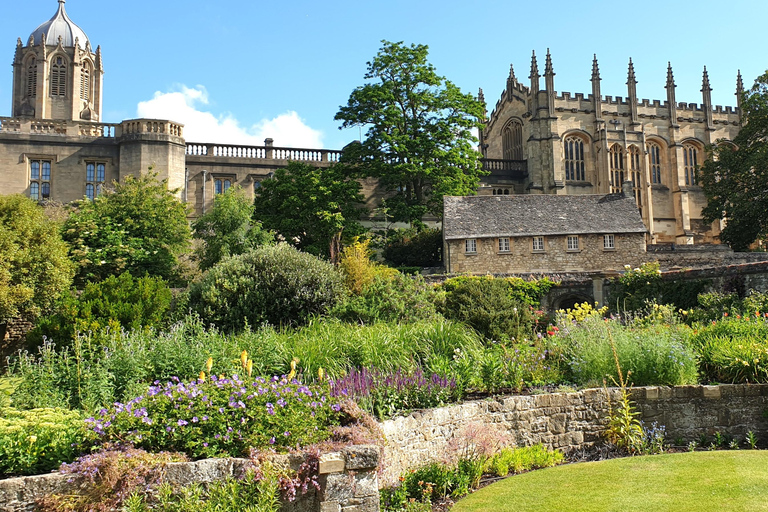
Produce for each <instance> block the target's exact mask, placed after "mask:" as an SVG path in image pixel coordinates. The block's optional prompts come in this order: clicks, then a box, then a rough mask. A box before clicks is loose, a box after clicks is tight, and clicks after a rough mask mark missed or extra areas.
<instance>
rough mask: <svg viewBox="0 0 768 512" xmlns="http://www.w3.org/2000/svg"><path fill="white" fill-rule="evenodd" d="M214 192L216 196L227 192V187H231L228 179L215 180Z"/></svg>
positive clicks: (230, 181)
mask: <svg viewBox="0 0 768 512" xmlns="http://www.w3.org/2000/svg"><path fill="white" fill-rule="evenodd" d="M213 183H214V187H215V190H214V192H215V193H216V194H223V193H224V192H226V191H227V190H229V187H231V186H232V180H229V179H223V178H222V179H219V178H217V179H216V180H215V181H214V182H213Z"/></svg>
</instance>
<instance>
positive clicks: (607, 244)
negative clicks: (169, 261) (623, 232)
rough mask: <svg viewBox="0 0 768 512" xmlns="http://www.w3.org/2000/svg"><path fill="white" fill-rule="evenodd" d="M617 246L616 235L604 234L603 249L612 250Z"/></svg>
mask: <svg viewBox="0 0 768 512" xmlns="http://www.w3.org/2000/svg"><path fill="white" fill-rule="evenodd" d="M615 248H616V237H615V236H613V235H603V249H606V250H610V249H615Z"/></svg>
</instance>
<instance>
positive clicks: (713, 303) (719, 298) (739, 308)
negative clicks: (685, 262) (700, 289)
mask: <svg viewBox="0 0 768 512" xmlns="http://www.w3.org/2000/svg"><path fill="white" fill-rule="evenodd" d="M698 303H699V304H698V307H696V308H693V309H690V310H686V311H683V312H682V313H683V315H684V317H685V319H686V321H687V322H688V323H693V322H710V321H714V320H718V319H720V318H723V317H728V316H730V317H731V318H735V317H737V316H744V317H748V316H752V315H754V314H755V312H761V311H762V312H766V311H768V293H760V292H758V291H756V290H751V292H750V293H749V295H747V296H746V297H744V298H743V299H742V298H739V296H738V295H737V294H736V293H734V292H731V293H720V292H710V293H701V294H699V296H698Z"/></svg>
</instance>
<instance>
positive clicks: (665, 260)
mask: <svg viewBox="0 0 768 512" xmlns="http://www.w3.org/2000/svg"><path fill="white" fill-rule="evenodd" d="M646 250H647V252H648V254H647V261H658V262H659V265H660V266H661V269H662V270H671V269H680V268H705V267H724V266H728V265H743V264H745V263H758V262H761V261H768V253H766V252H733V251H732V250H731V249H730V248H729V247H728V246H725V245H711V244H702V245H675V244H656V245H654V244H649V245H648V246H647V248H646Z"/></svg>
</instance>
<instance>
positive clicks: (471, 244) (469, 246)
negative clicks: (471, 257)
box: [464, 238, 477, 254]
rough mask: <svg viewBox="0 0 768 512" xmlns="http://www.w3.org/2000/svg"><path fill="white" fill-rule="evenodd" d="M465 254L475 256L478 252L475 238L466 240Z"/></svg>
mask: <svg viewBox="0 0 768 512" xmlns="http://www.w3.org/2000/svg"><path fill="white" fill-rule="evenodd" d="M464 252H466V253H467V254H474V253H476V252H477V240H475V239H474V238H470V239H468V240H464Z"/></svg>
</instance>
